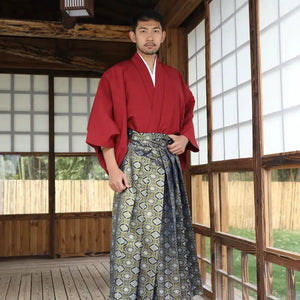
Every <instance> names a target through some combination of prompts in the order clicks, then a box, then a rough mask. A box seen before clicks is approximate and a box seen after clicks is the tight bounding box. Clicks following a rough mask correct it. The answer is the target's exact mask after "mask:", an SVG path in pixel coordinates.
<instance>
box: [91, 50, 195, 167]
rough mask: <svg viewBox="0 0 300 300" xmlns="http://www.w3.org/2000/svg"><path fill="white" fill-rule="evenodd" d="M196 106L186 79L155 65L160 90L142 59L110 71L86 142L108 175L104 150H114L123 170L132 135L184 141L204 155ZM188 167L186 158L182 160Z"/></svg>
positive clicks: (101, 84)
mask: <svg viewBox="0 0 300 300" xmlns="http://www.w3.org/2000/svg"><path fill="white" fill-rule="evenodd" d="M194 104H195V100H194V97H193V95H192V93H191V91H190V90H189V88H188V86H187V85H186V83H185V82H184V80H183V78H182V76H181V74H180V73H179V72H178V71H177V70H176V69H174V68H171V67H169V66H167V65H165V64H163V63H161V62H160V61H159V60H158V58H157V61H156V72H155V86H154V84H153V81H152V79H151V76H150V74H149V71H148V69H147V67H146V65H145V63H144V62H143V61H142V59H141V57H140V56H139V54H138V53H136V54H135V55H134V56H133V57H132V58H131V59H129V60H127V61H124V62H121V63H118V64H116V65H115V66H113V67H111V68H110V69H108V70H107V71H106V72H105V73H104V74H103V76H102V77H101V79H100V82H99V86H98V90H97V93H96V96H95V100H94V104H93V108H92V111H91V115H90V119H89V123H88V133H87V139H86V142H87V143H88V144H89V145H91V146H92V147H94V148H95V151H96V153H97V157H98V159H99V162H100V164H101V166H102V167H103V168H104V169H105V170H106V171H107V169H106V164H105V161H104V158H103V155H102V151H101V147H107V148H111V147H114V149H115V156H116V160H117V163H118V165H119V166H120V164H121V163H122V161H123V159H124V156H125V154H126V152H127V144H128V140H127V129H128V128H131V129H133V130H135V131H138V132H143V133H149V132H155V133H164V134H178V135H184V136H186V137H187V138H188V139H189V143H188V146H187V149H189V150H192V151H195V152H197V151H199V149H198V145H197V142H196V140H195V135H194V127H193V122H192V119H193V109H194ZM179 158H180V161H181V166H182V168H184V167H185V161H186V153H184V154H182V155H180V156H179Z"/></svg>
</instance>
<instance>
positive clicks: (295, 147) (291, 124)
mask: <svg viewBox="0 0 300 300" xmlns="http://www.w3.org/2000/svg"><path fill="white" fill-rule="evenodd" d="M299 130H300V106H298V107H297V108H295V109H294V110H292V111H288V112H285V113H284V144H285V149H284V151H299V150H300V134H299Z"/></svg>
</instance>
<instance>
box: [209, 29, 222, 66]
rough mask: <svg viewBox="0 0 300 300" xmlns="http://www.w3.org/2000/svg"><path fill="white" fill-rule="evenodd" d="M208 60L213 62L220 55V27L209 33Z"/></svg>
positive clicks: (219, 57) (218, 58)
mask: <svg viewBox="0 0 300 300" xmlns="http://www.w3.org/2000/svg"><path fill="white" fill-rule="evenodd" d="M210 45H211V48H210V57H211V58H210V61H211V64H214V63H215V62H216V61H218V60H220V59H221V57H222V41H221V28H218V29H216V30H215V31H214V32H212V33H211V35H210Z"/></svg>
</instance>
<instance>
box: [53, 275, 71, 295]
mask: <svg viewBox="0 0 300 300" xmlns="http://www.w3.org/2000/svg"><path fill="white" fill-rule="evenodd" d="M52 280H53V287H54V293H55V297H56V298H57V299H61V300H67V299H68V298H67V294H66V290H65V286H64V282H63V279H62V277H61V272H60V269H54V270H52Z"/></svg>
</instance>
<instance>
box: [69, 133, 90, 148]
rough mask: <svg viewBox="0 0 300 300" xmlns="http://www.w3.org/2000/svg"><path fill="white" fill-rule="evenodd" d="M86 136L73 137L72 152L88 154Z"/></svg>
mask: <svg viewBox="0 0 300 300" xmlns="http://www.w3.org/2000/svg"><path fill="white" fill-rule="evenodd" d="M85 140H86V135H80V136H78V135H73V136H72V152H87V151H88V147H87V144H86V142H85Z"/></svg>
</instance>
